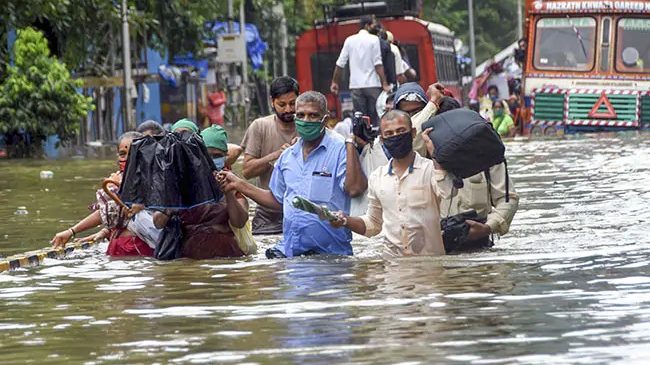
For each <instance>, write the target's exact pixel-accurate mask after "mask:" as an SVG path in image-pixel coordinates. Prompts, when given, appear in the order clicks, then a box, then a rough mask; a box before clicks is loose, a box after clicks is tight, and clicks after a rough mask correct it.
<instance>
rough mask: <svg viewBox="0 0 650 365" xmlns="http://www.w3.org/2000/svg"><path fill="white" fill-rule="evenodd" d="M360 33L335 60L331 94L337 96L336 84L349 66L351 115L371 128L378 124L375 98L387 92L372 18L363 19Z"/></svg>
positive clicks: (345, 43)
mask: <svg viewBox="0 0 650 365" xmlns="http://www.w3.org/2000/svg"><path fill="white" fill-rule="evenodd" d="M360 26H361V30H359V33H357V34H353V35H351V36H349V37H347V38H346V39H345V42H344V43H343V48H342V49H341V53H340V54H339V58H338V60H336V67H335V68H334V75H333V76H332V84H331V86H330V91H332V93H334V94H338V92H339V82H340V80H341V74H342V73H343V70H344V68H345V65H346V64H347V63H348V61H349V62H350V85H349V88H350V91H352V104H353V106H354V111H358V112H362V113H363V114H364V115H367V116H369V117H370V120H371V122H372V124H373V125H374V126H376V125H377V124H378V122H379V116H378V115H377V110H376V108H375V103H376V102H377V97H378V96H379V94H380V93H381V91H382V89H383V90H385V91H386V92H388V91H390V85H388V83H387V82H386V76H385V74H384V66H383V64H382V61H381V51H380V47H379V38H378V37H377V36H376V35H373V34H371V31H372V32H376V31H377V24H376V22H375V20H374V19H373V18H372V17H369V16H364V17H362V18H361V22H360Z"/></svg>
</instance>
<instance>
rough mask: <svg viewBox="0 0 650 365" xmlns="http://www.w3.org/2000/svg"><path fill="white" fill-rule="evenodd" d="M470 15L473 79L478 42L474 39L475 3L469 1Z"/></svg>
mask: <svg viewBox="0 0 650 365" xmlns="http://www.w3.org/2000/svg"><path fill="white" fill-rule="evenodd" d="M467 8H468V13H469V54H470V57H471V58H472V79H473V78H475V77H476V41H475V39H474V1H473V0H467Z"/></svg>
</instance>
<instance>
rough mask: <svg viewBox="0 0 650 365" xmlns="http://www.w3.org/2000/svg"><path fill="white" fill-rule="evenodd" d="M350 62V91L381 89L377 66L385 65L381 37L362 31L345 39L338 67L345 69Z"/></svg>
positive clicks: (337, 63)
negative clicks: (368, 88) (380, 43)
mask: <svg viewBox="0 0 650 365" xmlns="http://www.w3.org/2000/svg"><path fill="white" fill-rule="evenodd" d="M348 60H349V61H350V86H349V88H350V89H361V88H366V87H381V82H380V80H379V75H378V74H377V72H376V71H375V66H377V65H383V64H382V62H381V50H380V47H379V37H377V36H376V35H372V34H370V33H368V31H367V30H365V29H361V30H360V31H359V33H357V34H353V35H351V36H349V37H347V38H346V39H345V42H344V43H343V48H342V49H341V53H340V54H339V58H338V59H337V60H336V65H337V66H339V67H341V68H345V65H346V64H347V63H348Z"/></svg>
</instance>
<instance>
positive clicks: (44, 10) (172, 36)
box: [0, 0, 226, 75]
mask: <svg viewBox="0 0 650 365" xmlns="http://www.w3.org/2000/svg"><path fill="white" fill-rule="evenodd" d="M121 4H122V1H120V0H4V1H3V2H2V4H0V21H1V22H2V23H3V24H5V26H8V28H9V29H11V28H15V29H20V28H24V27H28V26H34V25H37V27H38V25H41V26H46V27H47V28H48V29H43V30H47V31H48V32H49V31H51V33H52V36H53V38H55V39H56V40H57V41H58V44H57V45H56V47H54V45H53V44H50V47H52V48H56V49H52V51H54V52H55V53H56V54H57V55H59V56H60V58H61V59H62V60H63V61H64V62H65V63H66V64H68V65H70V67H71V68H72V69H73V70H75V72H76V73H77V74H79V73H83V74H91V75H111V74H112V73H113V72H114V71H115V70H117V69H121V62H122V61H121V60H122V56H121V53H120V51H121V42H122V38H121V31H122V20H121ZM225 7H226V1H224V0H201V1H193V0H165V1H159V0H129V1H128V9H129V11H128V15H129V25H130V33H131V36H132V38H133V39H134V40H135V42H133V43H132V47H133V48H134V49H136V45H138V44H139V45H141V46H144V45H146V46H149V47H151V48H153V49H156V50H158V51H161V52H162V53H164V54H170V55H172V56H173V55H176V54H182V53H186V52H193V53H196V52H199V51H200V50H201V49H202V45H201V39H202V36H203V35H204V28H203V24H204V22H205V21H206V20H211V19H216V18H221V17H223V16H224V14H225ZM0 49H2V47H0ZM3 56H4V57H2V58H3V59H4V61H5V62H7V60H8V55H6V54H5V55H3Z"/></svg>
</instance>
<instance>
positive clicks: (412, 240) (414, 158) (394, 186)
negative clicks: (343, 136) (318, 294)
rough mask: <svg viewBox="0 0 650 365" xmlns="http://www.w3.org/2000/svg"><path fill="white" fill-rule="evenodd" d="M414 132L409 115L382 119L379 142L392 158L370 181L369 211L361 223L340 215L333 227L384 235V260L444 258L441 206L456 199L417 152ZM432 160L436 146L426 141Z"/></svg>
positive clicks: (442, 177) (435, 167)
mask: <svg viewBox="0 0 650 365" xmlns="http://www.w3.org/2000/svg"><path fill="white" fill-rule="evenodd" d="M415 133H416V131H415V129H414V128H413V126H412V125H411V118H410V117H409V115H408V114H406V113H404V112H402V111H399V110H393V111H390V112H388V113H386V114H384V116H382V118H381V139H382V142H383V144H384V146H385V147H386V148H387V149H388V151H389V152H390V154H391V155H392V156H393V158H392V159H391V160H390V161H389V163H388V164H387V165H385V166H382V167H380V168H378V169H377V170H375V171H374V172H373V173H372V174H371V175H370V178H369V179H368V211H367V212H366V214H365V215H363V216H361V217H348V216H346V215H345V214H344V213H342V212H338V213H337V215H338V217H339V219H338V220H337V221H334V222H332V223H331V224H332V225H333V226H334V227H341V226H344V227H347V228H349V229H350V230H352V231H353V232H356V233H359V234H363V235H365V236H368V237H371V236H374V235H377V234H379V232H383V233H384V236H385V238H384V244H385V245H384V248H385V249H384V253H385V255H386V256H410V255H433V256H439V255H444V254H445V247H444V245H443V242H442V233H441V232H440V200H441V199H443V198H446V197H449V196H451V195H452V194H453V191H454V190H453V183H452V179H451V178H450V176H448V175H447V172H446V171H444V170H442V168H441V167H440V166H438V165H437V163H436V162H435V161H432V160H428V159H426V158H423V157H421V156H420V155H419V154H418V153H417V152H415V151H413V138H414V137H415ZM425 141H426V142H427V143H426V144H427V149H428V152H429V153H430V154H433V143H431V140H430V139H428V137H425Z"/></svg>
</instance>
